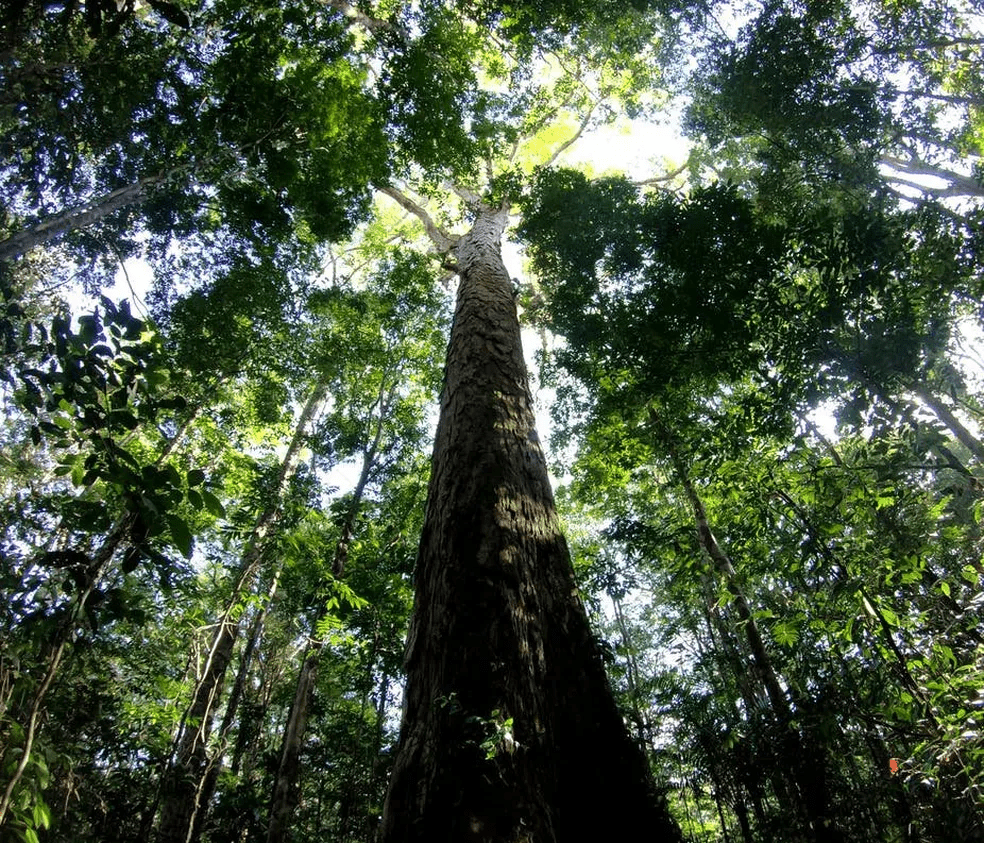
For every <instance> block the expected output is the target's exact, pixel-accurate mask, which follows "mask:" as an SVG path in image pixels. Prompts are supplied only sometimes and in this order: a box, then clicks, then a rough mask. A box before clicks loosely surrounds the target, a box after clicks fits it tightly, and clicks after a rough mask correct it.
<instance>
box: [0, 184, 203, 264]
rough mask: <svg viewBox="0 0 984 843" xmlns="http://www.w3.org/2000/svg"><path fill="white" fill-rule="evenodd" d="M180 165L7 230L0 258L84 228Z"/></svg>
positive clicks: (134, 199)
mask: <svg viewBox="0 0 984 843" xmlns="http://www.w3.org/2000/svg"><path fill="white" fill-rule="evenodd" d="M184 169H186V168H185V167H176V168H174V169H173V170H169V171H167V172H164V173H154V174H153V175H149V176H144V177H143V178H142V179H139V180H138V181H135V182H133V183H132V184H127V185H124V186H123V187H120V188H118V189H116V190H114V191H113V192H112V193H108V194H106V195H105V196H100V197H99V198H98V199H94V200H93V201H91V202H87V203H86V204H84V205H80V206H79V207H77V208H68V209H67V210H64V211H62V212H61V213H58V214H55V215H54V216H52V217H49V218H48V219H46V220H42V221H41V222H39V223H36V224H35V225H32V226H31V227H30V228H25V229H24V230H22V231H18V232H16V233H14V234H11V235H10V236H9V237H7V238H6V239H5V240H0V261H2V260H10V259H11V258H16V257H18V256H19V255H23V254H26V253H27V252H30V251H31V250H32V249H35V248H37V247H38V246H43V245H44V244H45V243H50V242H51V241H52V240H54V239H56V238H57V237H60V236H61V235H62V234H66V233H68V232H69V231H76V230H77V229H80V228H85V227H86V226H89V225H92V224H93V223H96V222H99V220H102V219H105V218H106V217H108V216H109V215H110V214H113V213H115V212H116V211H118V210H120V209H121V208H125V207H127V206H128V205H136V204H137V203H139V202H142V201H143V200H144V198H145V197H146V196H147V193H148V191H149V190H150V189H151V188H152V187H153V186H154V185H155V184H158V183H159V182H162V181H164V180H166V179H167V178H168V177H169V176H171V175H175V174H176V173H178V172H180V171H181V170H184Z"/></svg>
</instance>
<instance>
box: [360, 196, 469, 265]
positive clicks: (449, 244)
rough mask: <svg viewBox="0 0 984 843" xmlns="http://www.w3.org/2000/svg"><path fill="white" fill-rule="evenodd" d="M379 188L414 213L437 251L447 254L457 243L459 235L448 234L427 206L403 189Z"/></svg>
mask: <svg viewBox="0 0 984 843" xmlns="http://www.w3.org/2000/svg"><path fill="white" fill-rule="evenodd" d="M378 190H379V192H380V193H385V194H386V195H387V196H389V198H390V199H392V200H393V201H394V202H396V204H397V205H399V206H400V207H401V208H403V209H404V210H406V211H408V212H410V213H411V214H413V215H414V216H415V217H417V219H419V220H420V221H421V222H422V223H423V224H424V230H425V231H426V232H427V236H428V237H429V238H430V240H431V242H432V243H433V244H434V248H435V251H436V252H437V253H438V254H441V255H446V254H448V253H449V252H450V251H451V250H452V249H454V247H455V246H456V245H457V243H458V237H457V236H456V235H453V234H448V233H447V232H446V231H445V230H444V229H443V228H441V227H440V226H439V225H438V224H437V223H436V222H434V219H433V217H431V215H430V214H429V213H427V210H426V209H425V208H423V207H422V206H421V205H418V204H417V203H416V202H414V201H413V199H411V198H410V197H409V196H407V195H406V194H405V193H404V192H403V191H402V190H400V189H399V188H396V187H392V186H386V187H380V188H378Z"/></svg>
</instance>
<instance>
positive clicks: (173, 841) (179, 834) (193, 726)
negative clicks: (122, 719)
mask: <svg viewBox="0 0 984 843" xmlns="http://www.w3.org/2000/svg"><path fill="white" fill-rule="evenodd" d="M324 395H325V385H324V384H321V383H319V384H318V385H317V386H315V388H314V389H313V390H312V392H311V395H310V397H309V398H308V400H307V403H306V404H305V405H304V408H303V410H302V411H301V415H300V418H299V419H298V421H297V425H296V427H295V430H294V436H293V438H292V440H291V442H290V445H289V447H288V449H287V453H286V454H285V455H284V458H283V461H282V462H281V464H280V472H279V474H278V476H277V481H276V484H275V485H274V490H273V500H272V501H271V502H270V504H269V505H268V506H267V508H266V509H265V510H264V511H263V513H262V514H261V515H260V517H259V518H258V519H257V522H256V524H255V526H254V527H253V531H252V533H251V535H250V539H249V542H248V543H247V546H246V550H245V551H244V553H243V556H242V559H241V561H240V564H239V574H238V576H237V578H236V582H235V584H234V585H233V588H232V594H231V595H230V597H229V602H228V605H227V607H226V610H225V612H224V613H223V615H222V618H221V619H220V620H219V623H218V626H217V628H216V632H215V635H214V636H213V639H212V644H211V647H210V650H209V654H208V657H207V658H206V661H205V666H204V667H203V669H202V675H201V677H200V678H199V680H198V682H197V684H196V686H195V690H194V692H193V694H192V699H191V702H190V704H189V705H188V708H187V710H186V711H185V714H184V718H183V723H182V728H181V733H180V736H179V738H178V741H177V748H176V750H175V754H174V761H173V764H172V765H171V769H170V770H169V771H168V774H167V776H166V783H165V785H164V787H163V794H164V795H163V804H162V807H161V819H160V822H159V825H158V840H159V841H160V843H190V841H191V840H193V837H194V831H195V827H196V817H197V816H198V812H199V811H201V810H202V809H203V807H204V806H203V804H202V802H201V797H202V788H203V785H204V781H205V775H206V772H207V760H208V752H207V750H208V741H209V737H210V735H211V732H212V721H213V718H214V716H215V712H216V709H217V707H218V704H219V699H220V697H221V695H222V685H223V683H224V681H225V674H226V670H227V669H228V666H229V663H230V662H231V661H232V656H233V650H234V648H235V644H236V639H237V638H238V636H239V618H240V615H239V613H240V610H241V604H242V599H243V597H244V596H245V595H246V594H247V593H248V592H249V591H250V590H251V589H252V588H253V584H254V581H255V579H256V577H257V575H258V573H259V569H260V564H261V562H262V558H263V550H264V547H265V544H266V538H267V535H268V533H269V532H270V530H271V529H272V528H273V527H274V525H275V524H276V521H277V518H278V516H279V514H280V503H281V498H282V496H283V493H284V490H285V488H286V486H287V481H288V479H289V478H290V475H291V473H292V472H293V469H294V466H295V465H296V464H297V459H298V455H299V453H300V450H301V446H302V445H303V443H304V437H305V435H306V431H307V427H308V424H309V422H310V421H311V419H312V418H313V416H314V415H315V413H316V412H317V410H318V408H319V407H320V405H321V402H322V400H323V398H324Z"/></svg>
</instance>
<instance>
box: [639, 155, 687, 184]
mask: <svg viewBox="0 0 984 843" xmlns="http://www.w3.org/2000/svg"><path fill="white" fill-rule="evenodd" d="M689 166H690V157H689V156H688V157H687V160H686V161H684V162H683V163H682V164H681V165H680V166H679V167H677V168H676V169H675V170H672V171H671V172H669V173H666V174H664V175H662V176H653V177H652V178H648V179H642V180H641V181H634V182H632V184H634V185H635V186H636V187H644V186H645V185H655V184H662V183H664V182H668V181H673V179H675V178H676V177H677V176H679V175H680V174H681V173H683V172H685V171H686V170H687V168H688V167H689Z"/></svg>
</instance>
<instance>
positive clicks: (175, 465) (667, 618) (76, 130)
mask: <svg viewBox="0 0 984 843" xmlns="http://www.w3.org/2000/svg"><path fill="white" fill-rule="evenodd" d="M739 6H741V7H740V8H739ZM982 50H984V20H982V18H981V16H980V14H979V12H976V11H975V10H974V9H973V8H971V7H969V6H968V7H967V8H964V6H963V5H961V4H947V3H937V2H934V0H902V2H893V3H888V2H880V0H864V2H857V3H850V4H848V3H842V2H831V3H822V4H821V3H811V2H792V0H788V2H787V1H786V0H776V2H768V3H761V4H751V5H750V6H746V5H741V4H733V5H732V4H727V3H719V4H711V3H699V4H693V3H674V2H662V0H661V2H659V3H649V2H633V3H629V4H616V3H610V2H607V0H604V1H603V2H571V1H570V0H552V2H550V3H545V4H544V3H532V2H523V1H522V0H517V1H516V2H511V3H504V4H503V3H499V4H490V3H485V2H447V3H444V2H439V0H428V2H423V3H414V4H401V3H399V2H378V3H373V4H370V3H364V4H358V5H357V6H356V5H351V4H349V3H348V2H345V0H327V2H325V0H285V2H275V3H274V2H265V0H255V2H253V1H252V0H251V2H247V3H243V2H232V0H217V2H210V3H201V4H194V3H190V2H183V1H182V2H165V0H148V2H147V3H141V2H139V0H137V2H125V3H103V2H85V3H81V4H79V3H71V2H65V3H49V2H34V0H21V2H15V3H12V4H10V5H9V8H8V9H6V10H5V11H4V12H3V13H2V17H0V198H2V202H3V211H2V215H0V342H2V348H0V354H2V362H3V365H2V369H0V401H2V404H3V414H2V419H3V420H2V424H0V591H2V596H3V600H2V601H0V839H2V840H5V841H6V840H11V841H21V840H23V841H27V843H35V841H40V840H50V841H59V840H66V841H67V840H72V841H89V840H92V841H95V840H106V839H114V840H121V841H127V840H133V841H138V840H139V841H143V840H147V839H157V840H161V841H168V840H176V839H181V840H206V841H212V843H223V841H242V840H250V841H253V840H268V841H271V843H272V842H273V841H280V840H294V841H307V840H312V841H313V840H321V839H325V838H331V839H338V840H346V841H350V840H351V841H355V840H360V841H367V843H368V841H371V840H372V839H373V837H374V835H375V830H376V828H377V825H378V821H379V816H380V813H381V811H382V804H383V796H384V793H385V788H386V781H387V776H388V772H389V769H390V767H391V765H392V748H393V745H394V741H395V738H396V735H395V731H396V727H397V723H398V711H399V705H400V699H401V682H402V669H403V667H402V658H403V639H404V636H405V634H406V625H407V620H408V615H409V611H410V606H411V601H412V593H411V586H410V583H411V581H412V576H411V575H412V570H413V564H414V555H415V553H416V547H417V542H418V538H419V532H420V525H421V523H422V519H423V508H424V498H425V494H426V487H427V475H428V470H429V469H428V463H427V459H426V454H427V451H428V447H429V444H428V439H429V436H430V431H431V428H432V426H433V422H434V417H435V412H436V411H435V403H434V402H435V399H436V396H437V393H438V392H439V390H440V388H441V376H440V372H441V364H442V360H443V354H444V344H445V342H446V334H447V329H448V325H449V322H450V314H449V306H448V297H447V295H446V290H445V289H444V287H443V286H442V284H441V282H444V284H445V285H446V284H447V283H448V279H449V275H448V273H449V272H453V269H454V267H453V265H451V264H450V263H449V261H448V251H449V248H448V245H449V244H453V242H454V238H455V236H456V234H455V232H456V231H460V229H461V228H462V226H465V225H467V223H468V220H469V214H470V211H469V207H474V205H475V202H476V201H477V200H478V198H479V197H484V198H485V199H486V200H488V201H490V202H495V203H505V204H506V205H511V207H512V209H513V211H514V213H515V214H517V215H518V223H517V225H516V227H515V235H516V238H517V239H518V240H519V241H520V242H521V244H522V245H523V248H524V249H525V255H526V258H527V260H528V266H527V268H526V270H527V277H524V278H523V279H522V280H517V281H516V285H517V289H516V297H517V303H518V305H519V306H520V308H521V312H522V318H523V319H524V320H525V321H526V322H527V323H528V324H529V326H530V327H532V328H535V329H537V330H539V331H540V333H541V336H542V338H543V340H544V345H543V348H544V353H543V354H542V355H541V358H540V360H539V380H540V384H541V386H542V387H549V388H550V394H551V395H554V394H555V396H556V400H555V402H554V404H553V407H552V419H553V421H552V425H553V430H552V433H553V437H552V438H553V443H554V448H555V451H556V453H557V454H558V455H559V456H558V458H557V473H558V474H559V475H560V476H562V477H563V478H564V485H563V488H562V490H561V492H560V501H561V504H562V507H563V510H564V517H565V519H566V522H567V525H568V532H569V537H570V542H571V545H572V548H573V550H574V555H575V566H576V573H577V575H578V578H579V582H580V583H581V587H582V589H583V598H584V600H585V602H586V604H587V605H588V607H589V609H590V610H591V613H592V616H593V618H594V621H595V625H596V629H597V632H598V636H599V639H600V641H601V643H602V648H603V650H604V652H605V653H606V654H607V657H608V661H607V667H608V669H609V674H610V676H611V678H612V681H613V684H614V685H615V687H616V690H617V693H618V696H619V701H620V705H621V707H622V711H623V714H624V716H625V720H626V723H627V724H628V727H629V730H630V732H631V733H632V735H633V736H634V737H635V738H636V739H637V740H638V742H639V744H640V745H641V746H642V747H643V748H644V749H645V750H646V752H647V754H648V756H649V758H650V761H651V765H652V768H653V771H654V774H655V777H656V780H657V782H658V783H659V785H660V787H661V788H662V789H664V790H665V792H666V793H667V795H668V797H669V800H670V804H671V807H672V809H673V811H674V814H675V816H676V820H677V822H678V823H679V824H680V827H681V829H682V832H683V835H684V837H685V839H688V840H692V841H707V843H711V841H724V843H727V841H733V840H741V841H742V843H755V842H758V843H780V842H782V843H786V841H801V840H802V841H816V843H825V841H871V840H878V841H885V843H902V841H906V843H909V841H927V843H955V841H980V840H984V735H982V732H981V718H982V717H984V691H982V688H984V637H982V633H981V619H982V614H984V567H982V563H981V559H982V551H984V546H982V534H981V521H982V513H984V500H982V488H984V486H982V484H984V474H982V472H984V439H982V437H981V436H980V426H981V424H982V423H984V395H982V388H984V371H982V370H984V353H982V352H981V336H982V328H984V326H982V319H984V305H982V301H984V256H982V250H984V241H982V234H981V222H982V216H981V215H982V211H981V205H980V201H981V198H982V196H984V186H982V181H981V174H982V163H981V161H982V154H984V149H982V146H984V124H982V119H984V99H982V93H981V91H982V87H981V86H982V79H981V67H982V66H984V64H982ZM656 104H659V105H660V107H662V106H664V105H666V106H667V108H666V111H667V112H669V111H672V110H675V111H678V112H679V113H681V114H682V115H683V120H682V124H683V130H684V131H685V132H686V133H687V147H686V151H684V152H676V151H669V150H663V149H653V150H651V153H652V156H653V167H654V173H653V177H652V178H649V179H646V180H644V181H642V182H639V181H633V180H632V178H630V176H628V175H627V174H625V173H623V172H619V171H618V166H619V164H620V162H619V160H618V157H619V156H618V153H616V155H615V156H614V159H615V160H606V161H599V162H597V163H596V165H595V166H594V167H581V168H573V167H570V166H568V167H564V166H561V165H562V164H563V163H564V160H565V159H564V158H563V157H562V156H563V155H564V154H565V153H566V152H567V150H568V148H569V147H570V148H572V149H573V148H576V146H575V147H571V144H572V142H574V141H576V140H578V139H580V138H581V136H582V135H586V134H589V133H590V131H591V130H592V129H596V128H599V127H601V126H604V124H606V123H612V124H616V125H626V124H627V120H628V117H630V116H631V117H632V118H636V119H639V120H640V121H642V120H645V119H655V118H656V117H657V116H658V112H657V108H656ZM625 137H626V138H627V140H625V141H624V143H625V144H633V143H635V141H633V140H632V137H633V136H632V135H626V136H625ZM682 148H683V147H681V149H682ZM618 152H620V150H619V151H618ZM674 155H678V156H680V157H681V158H683V157H686V160H685V161H684V160H667V159H668V158H672V157H673V156H674ZM660 168H662V169H665V170H666V171H667V172H666V173H664V172H663V171H662V169H660ZM598 170H605V171H606V172H607V173H608V174H607V175H604V176H601V177H599V176H598V175H597V171H598ZM134 259H136V260H134ZM127 273H130V274H132V275H134V277H135V278H136V277H137V273H140V277H143V276H147V277H149V278H150V279H151V280H150V281H147V282H146V283H145V284H144V286H146V287H147V289H137V290H132V289H131V296H130V297H129V299H121V298H120V296H119V295H118V293H115V292H110V288H111V286H112V284H113V281H114V278H115V277H116V276H118V275H119V276H120V277H123V276H124V275H126V274H127ZM126 277H127V280H131V279H130V277H129V275H127V276H126ZM141 283H144V282H140V281H136V284H135V285H134V286H138V287H139V285H140V284H141ZM138 294H139V295H138ZM546 393H547V390H544V394H546ZM484 727H485V728H487V729H490V730H491V731H489V732H488V735H487V737H486V742H487V746H485V747H484V750H485V751H488V752H491V753H493V754H494V753H495V751H496V747H497V746H499V745H500V743H503V742H504V741H505V737H504V735H506V734H507V733H508V731H509V727H508V724H507V723H491V724H484Z"/></svg>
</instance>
